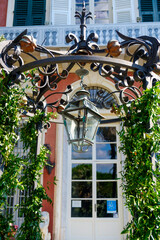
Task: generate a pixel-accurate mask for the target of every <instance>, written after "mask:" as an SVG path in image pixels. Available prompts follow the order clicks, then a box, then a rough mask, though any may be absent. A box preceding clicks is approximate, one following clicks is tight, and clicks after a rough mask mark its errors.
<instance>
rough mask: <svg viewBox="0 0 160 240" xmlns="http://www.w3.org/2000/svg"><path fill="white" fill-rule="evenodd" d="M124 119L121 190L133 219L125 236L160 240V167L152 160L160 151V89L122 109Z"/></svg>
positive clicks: (146, 92)
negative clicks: (159, 123)
mask: <svg viewBox="0 0 160 240" xmlns="http://www.w3.org/2000/svg"><path fill="white" fill-rule="evenodd" d="M121 113H123V114H124V115H125V119H124V122H123V125H122V130H121V131H120V133H119V135H120V140H121V147H120V150H121V151H122V152H123V154H124V155H125V157H126V159H125V162H124V168H123V171H122V173H121V175H122V188H123V193H124V197H125V201H126V206H127V208H128V209H129V211H130V213H131V216H132V219H131V222H129V223H128V225H127V226H126V228H125V229H124V231H123V232H122V233H124V234H127V239H130V240H147V239H148V240H159V239H160V184H159V167H158V163H157V166H155V164H153V162H152V161H153V156H154V154H155V153H156V152H158V151H159V150H160V146H159V141H160V125H158V120H159V116H160V89H159V85H157V86H155V87H154V88H152V89H150V90H147V91H145V92H144V95H143V96H142V97H141V98H140V99H137V100H136V101H135V102H132V103H131V105H130V106H129V107H128V106H126V105H124V106H122V109H121Z"/></svg>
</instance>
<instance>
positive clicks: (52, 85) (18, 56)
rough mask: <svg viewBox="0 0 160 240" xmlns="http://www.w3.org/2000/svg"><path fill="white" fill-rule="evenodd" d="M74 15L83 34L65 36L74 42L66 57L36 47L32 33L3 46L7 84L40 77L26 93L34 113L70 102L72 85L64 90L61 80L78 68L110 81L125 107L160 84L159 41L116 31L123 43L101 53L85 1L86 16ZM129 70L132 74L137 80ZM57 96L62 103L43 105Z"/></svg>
mask: <svg viewBox="0 0 160 240" xmlns="http://www.w3.org/2000/svg"><path fill="white" fill-rule="evenodd" d="M75 17H77V18H79V19H80V23H81V24H80V30H81V33H80V36H79V38H78V37H77V36H75V35H74V34H73V33H69V34H68V35H67V36H66V42H67V43H73V44H72V45H71V47H70V48H69V50H68V52H66V53H65V54H64V53H63V52H60V51H54V50H51V49H48V48H45V47H43V46H41V45H36V44H35V40H34V39H33V38H32V37H30V36H27V30H25V31H23V32H22V33H21V34H20V35H18V36H17V37H16V38H15V39H14V40H12V41H9V42H8V41H3V42H1V43H0V51H1V55H0V66H1V68H3V69H4V71H5V72H6V74H7V75H8V77H9V78H8V79H9V80H8V86H13V85H15V84H19V83H23V82H24V81H25V76H24V73H25V72H26V71H28V70H31V69H36V72H37V73H35V74H33V76H32V77H30V79H32V81H30V82H32V85H33V86H34V87H35V89H34V91H33V94H32V96H31V95H30V96H28V95H27V94H26V97H27V101H28V106H31V109H32V110H31V112H32V113H35V111H36V109H41V110H43V111H45V110H46V108H47V107H50V108H52V109H55V108H58V106H59V104H63V105H65V104H67V102H68V93H70V92H71V91H72V87H71V86H70V85H68V86H67V88H66V91H61V89H59V82H60V81H61V80H65V79H67V77H68V75H69V73H70V72H71V71H72V70H73V68H74V67H75V65H77V66H78V67H79V68H84V67H85V65H86V64H87V65H89V67H90V70H91V71H93V72H98V73H99V75H100V76H102V77H104V78H105V79H106V80H107V78H108V79H110V80H112V81H113V82H114V84H115V89H116V90H115V91H114V92H113V93H111V94H114V93H116V94H117V93H118V94H119V100H120V102H121V103H122V104H124V103H129V102H130V101H134V100H135V99H136V98H139V97H141V96H142V94H143V93H142V91H143V90H144V89H146V88H150V87H152V86H153V85H154V84H155V82H157V81H160V77H159V76H158V73H160V59H159V49H160V42H159V40H158V39H156V38H154V37H149V36H141V37H138V38H130V37H127V36H124V35H123V34H121V33H120V32H118V31H117V34H118V36H119V37H121V38H122V40H123V41H122V42H120V43H119V42H118V41H116V40H111V41H109V42H108V44H107V46H106V48H104V49H100V47H99V46H98V44H97V42H98V35H97V34H96V33H90V34H89V36H87V35H86V28H87V26H86V20H87V19H88V18H92V16H91V13H90V12H89V13H86V8H85V3H83V8H82V12H81V13H79V12H76V14H75ZM22 43H23V45H22ZM25 44H26V45H27V44H28V45H27V46H29V47H30V48H31V50H30V51H28V50H26V49H24V48H23V46H24V45H25ZM122 50H123V51H125V53H126V55H127V56H128V58H129V60H128V61H126V60H122V59H120V58H118V56H119V55H120V54H121V52H122ZM32 52H33V53H32ZM36 52H38V53H45V54H47V55H48V56H49V57H48V58H46V59H40V60H39V59H37V57H35V55H34V53H36ZM102 54H104V56H102ZM25 55H27V56H30V57H31V58H32V60H33V61H31V62H29V63H26V64H24V60H23V58H24V57H25ZM140 61H141V62H143V63H142V64H141V65H140V64H139V62H140ZM62 63H68V66H67V67H66V68H65V69H63V70H62V71H61V73H60V70H59V64H62ZM130 72H132V73H133V75H132V76H131V74H130ZM137 81H138V82H140V83H141V84H142V86H143V87H142V88H141V89H140V88H138V87H137V84H136V82H137ZM139 85H140V84H139ZM141 90H142V91H141ZM35 91H36V93H35ZM44 94H45V96H46V97H45V98H44ZM60 94H64V95H65V96H66V99H65V100H60V99H59V98H58V97H59V95H60ZM53 95H57V100H56V101H55V102H49V101H47V102H48V103H47V104H44V101H45V100H46V99H47V100H48V98H49V97H51V96H53Z"/></svg>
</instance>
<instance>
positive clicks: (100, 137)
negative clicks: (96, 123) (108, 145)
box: [96, 127, 116, 142]
mask: <svg viewBox="0 0 160 240" xmlns="http://www.w3.org/2000/svg"><path fill="white" fill-rule="evenodd" d="M96 142H116V128H115V127H99V128H98V131H97V135H96Z"/></svg>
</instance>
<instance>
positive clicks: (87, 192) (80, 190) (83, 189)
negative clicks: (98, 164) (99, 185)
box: [72, 182, 92, 198]
mask: <svg viewBox="0 0 160 240" xmlns="http://www.w3.org/2000/svg"><path fill="white" fill-rule="evenodd" d="M91 197H92V182H72V198H91Z"/></svg>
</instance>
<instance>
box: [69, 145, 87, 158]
mask: <svg viewBox="0 0 160 240" xmlns="http://www.w3.org/2000/svg"><path fill="white" fill-rule="evenodd" d="M72 159H75V160H76V159H83V160H84V159H87V160H91V159H92V146H89V147H88V148H87V151H86V152H82V153H79V152H76V151H74V149H73V148H72Z"/></svg>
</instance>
